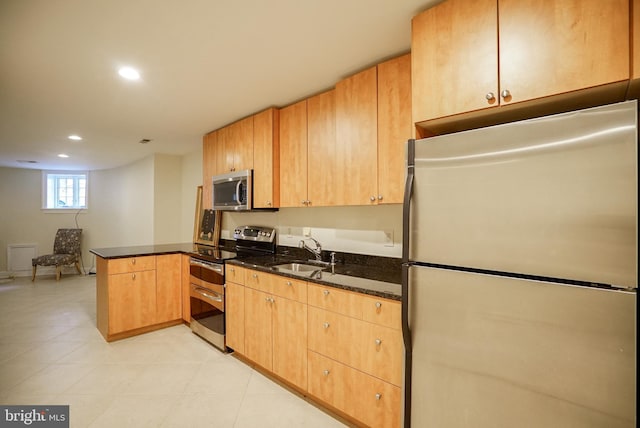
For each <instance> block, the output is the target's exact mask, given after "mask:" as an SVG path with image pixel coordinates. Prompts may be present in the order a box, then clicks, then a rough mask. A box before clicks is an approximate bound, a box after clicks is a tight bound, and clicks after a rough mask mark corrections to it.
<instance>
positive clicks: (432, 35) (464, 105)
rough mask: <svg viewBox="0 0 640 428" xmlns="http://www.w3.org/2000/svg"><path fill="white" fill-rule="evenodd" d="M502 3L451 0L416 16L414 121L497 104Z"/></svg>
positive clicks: (413, 36) (413, 39) (413, 29)
mask: <svg viewBox="0 0 640 428" xmlns="http://www.w3.org/2000/svg"><path fill="white" fill-rule="evenodd" d="M497 18H498V3H497V2H496V0H475V1H467V0H447V1H445V2H443V3H440V4H438V5H437V6H435V7H433V8H431V9H428V10H426V11H424V12H422V13H421V14H419V15H417V16H415V17H414V18H413V20H412V22H411V62H412V64H411V79H412V84H411V88H412V93H413V104H412V109H413V121H414V122H421V121H424V120H428V119H433V118H438V117H443V116H449V115H452V114H456V113H460V112H465V111H473V110H478V109H482V108H486V107H490V106H492V105H494V106H495V105H497V104H498V103H497V100H496V99H495V98H494V100H493V101H488V100H487V99H486V98H485V95H487V94H489V93H492V94H496V95H497V93H498V51H497V46H498V19H497Z"/></svg>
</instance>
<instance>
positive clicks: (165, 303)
mask: <svg viewBox="0 0 640 428" xmlns="http://www.w3.org/2000/svg"><path fill="white" fill-rule="evenodd" d="M182 257H183V256H182V255H181V254H168V255H164V256H157V257H156V320H155V322H156V323H163V322H167V321H172V320H177V319H180V318H181V317H182Z"/></svg>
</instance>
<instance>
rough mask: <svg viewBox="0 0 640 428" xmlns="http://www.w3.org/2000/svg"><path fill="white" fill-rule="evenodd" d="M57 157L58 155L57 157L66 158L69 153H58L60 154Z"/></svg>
mask: <svg viewBox="0 0 640 428" xmlns="http://www.w3.org/2000/svg"><path fill="white" fill-rule="evenodd" d="M58 157H59V158H68V157H69V155H65V154H64V153H60V154H59V155H58Z"/></svg>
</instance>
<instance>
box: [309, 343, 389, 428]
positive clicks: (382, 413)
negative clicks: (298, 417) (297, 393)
mask: <svg viewBox="0 0 640 428" xmlns="http://www.w3.org/2000/svg"><path fill="white" fill-rule="evenodd" d="M308 363H309V365H308V367H309V393H310V394H312V395H314V396H315V397H317V398H319V399H321V400H322V401H324V402H326V403H327V404H329V405H331V406H333V407H335V408H336V409H338V410H340V411H342V412H344V413H346V414H348V415H350V416H351V417H353V418H355V419H357V420H359V421H361V422H363V423H364V424H366V425H367V426H370V427H398V426H400V409H401V390H400V387H398V386H394V385H391V384H389V383H387V382H384V381H382V380H380V379H377V378H375V377H373V376H369V375H367V374H365V373H362V372H360V371H358V370H355V369H353V368H351V367H348V366H346V365H344V364H341V363H339V362H337V361H334V360H332V359H330V358H326V357H324V356H322V355H320V354H317V353H315V352H312V351H309V353H308Z"/></svg>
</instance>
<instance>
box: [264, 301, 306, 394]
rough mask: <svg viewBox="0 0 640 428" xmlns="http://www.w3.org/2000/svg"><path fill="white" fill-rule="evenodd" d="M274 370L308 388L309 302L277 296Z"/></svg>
mask: <svg viewBox="0 0 640 428" xmlns="http://www.w3.org/2000/svg"><path fill="white" fill-rule="evenodd" d="M272 303H273V305H272V308H273V318H272V320H273V372H274V373H275V374H277V375H278V376H280V377H282V378H283V379H286V380H287V381H289V382H291V383H293V384H294V385H296V386H298V387H300V388H302V389H303V390H306V389H307V305H305V304H302V303H300V302H295V301H293V300H289V299H285V298H283V297H278V296H275V297H273V302H272Z"/></svg>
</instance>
